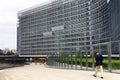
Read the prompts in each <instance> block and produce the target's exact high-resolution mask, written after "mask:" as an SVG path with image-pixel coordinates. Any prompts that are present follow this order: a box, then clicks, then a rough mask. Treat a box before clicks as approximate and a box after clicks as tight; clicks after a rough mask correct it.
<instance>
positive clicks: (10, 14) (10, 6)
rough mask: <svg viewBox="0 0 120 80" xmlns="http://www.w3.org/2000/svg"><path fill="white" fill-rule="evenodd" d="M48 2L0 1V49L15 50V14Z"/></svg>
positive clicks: (38, 0) (40, 0)
mask: <svg viewBox="0 0 120 80" xmlns="http://www.w3.org/2000/svg"><path fill="white" fill-rule="evenodd" d="M48 1H50V0H1V1H0V49H5V48H9V49H16V47H17V46H16V45H17V35H16V34H17V12H18V11H20V10H23V9H26V8H29V7H32V6H35V5H38V4H39V5H40V4H42V3H46V2H48Z"/></svg>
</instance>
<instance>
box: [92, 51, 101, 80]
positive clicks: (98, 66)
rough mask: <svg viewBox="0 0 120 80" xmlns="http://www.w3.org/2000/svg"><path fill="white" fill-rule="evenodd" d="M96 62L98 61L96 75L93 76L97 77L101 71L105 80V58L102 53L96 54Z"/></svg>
mask: <svg viewBox="0 0 120 80" xmlns="http://www.w3.org/2000/svg"><path fill="white" fill-rule="evenodd" d="M95 60H96V68H95V74H94V75H93V76H94V77H97V73H98V71H99V70H100V72H101V79H103V66H102V64H103V62H102V61H103V56H102V54H100V53H96V57H95Z"/></svg>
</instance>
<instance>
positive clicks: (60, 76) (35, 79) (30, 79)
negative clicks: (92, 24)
mask: <svg viewBox="0 0 120 80" xmlns="http://www.w3.org/2000/svg"><path fill="white" fill-rule="evenodd" d="M93 74H94V71H81V70H66V69H53V68H46V67H45V66H44V65H40V64H37V65H35V64H31V65H26V66H23V67H17V68H9V69H5V70H2V71H0V80H115V79H117V80H119V79H120V76H119V75H120V74H114V73H107V72H104V79H101V78H100V76H98V77H97V78H95V77H93V76H92V75H93ZM98 75H100V74H98Z"/></svg>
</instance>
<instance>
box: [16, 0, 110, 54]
mask: <svg viewBox="0 0 120 80" xmlns="http://www.w3.org/2000/svg"><path fill="white" fill-rule="evenodd" d="M108 6H109V2H108V1H107V0H54V1H53V2H51V3H48V4H45V5H42V6H37V7H33V8H30V9H27V10H23V11H20V12H18V19H19V20H18V22H19V23H18V28H17V30H18V32H17V35H18V36H17V38H18V40H17V48H18V53H19V54H20V55H55V54H59V53H62V52H67V53H71V54H73V53H75V52H76V51H81V52H83V53H86V51H87V53H88V54H90V53H91V49H96V50H97V49H98V48H101V47H99V46H98V44H101V43H105V42H109V41H110V40H111V38H110V36H111V34H110V32H111V27H110V20H109V18H110V17H109V13H108V12H109V11H108V10H109V8H108Z"/></svg>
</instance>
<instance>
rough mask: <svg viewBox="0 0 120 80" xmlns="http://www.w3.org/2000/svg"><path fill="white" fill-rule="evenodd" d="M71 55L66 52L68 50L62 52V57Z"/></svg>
mask: <svg viewBox="0 0 120 80" xmlns="http://www.w3.org/2000/svg"><path fill="white" fill-rule="evenodd" d="M68 56H69V55H68V53H66V52H62V53H61V57H62V58H67V57H68Z"/></svg>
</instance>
